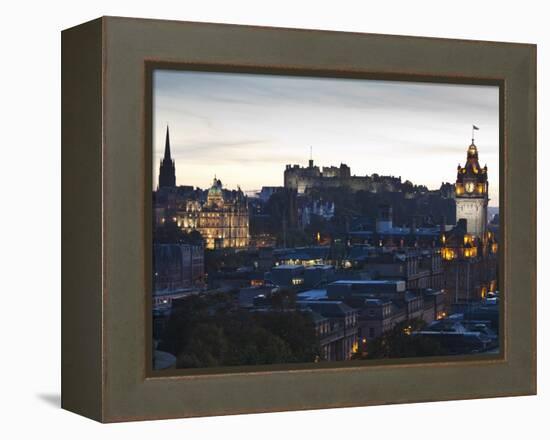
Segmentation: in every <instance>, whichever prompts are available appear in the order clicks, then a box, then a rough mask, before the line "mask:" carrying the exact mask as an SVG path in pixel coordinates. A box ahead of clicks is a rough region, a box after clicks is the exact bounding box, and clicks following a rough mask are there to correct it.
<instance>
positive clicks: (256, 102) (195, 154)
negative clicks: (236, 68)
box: [153, 70, 499, 206]
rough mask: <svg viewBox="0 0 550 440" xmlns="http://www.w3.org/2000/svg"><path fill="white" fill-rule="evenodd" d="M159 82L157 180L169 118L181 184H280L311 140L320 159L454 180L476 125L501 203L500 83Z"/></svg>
mask: <svg viewBox="0 0 550 440" xmlns="http://www.w3.org/2000/svg"><path fill="white" fill-rule="evenodd" d="M153 88H154V89H153V142H154V147H153V148H154V151H153V164H154V165H153V168H154V170H153V183H154V185H155V186H156V181H157V178H158V166H159V162H160V159H161V158H162V155H163V153H164V137H165V131H166V126H167V125H169V127H170V141H171V153H172V157H173V159H175V161H176V180H177V184H178V185H192V186H198V187H201V188H208V187H209V186H210V184H211V182H212V179H213V177H214V175H216V176H217V177H218V178H219V179H221V181H222V182H223V184H224V186H225V187H227V188H229V189H234V188H236V187H237V186H238V185H240V186H241V188H242V189H243V190H244V191H252V190H259V189H261V187H262V186H281V185H282V184H283V172H284V169H285V166H286V165H287V164H300V165H301V166H306V165H307V161H308V159H309V156H310V148H312V150H313V159H314V161H315V164H316V165H318V166H320V167H323V166H331V165H334V166H338V165H339V164H340V163H346V164H347V165H349V166H350V167H351V172H352V174H355V175H366V174H368V175H370V174H373V173H378V174H381V175H393V176H396V177H398V176H401V178H402V180H403V181H405V180H410V181H411V182H413V183H414V184H417V185H426V186H427V187H428V188H429V189H437V188H439V186H440V185H441V183H442V182H450V183H453V182H454V181H455V179H456V167H457V165H458V164H459V163H460V164H461V165H463V164H464V162H465V160H466V150H467V147H468V145H470V142H471V139H470V137H471V127H472V125H476V126H477V127H479V128H480V130H479V131H476V133H475V137H476V142H475V143H476V145H477V147H478V150H479V157H480V164H481V166H483V165H485V164H487V166H488V168H489V196H490V199H491V201H490V203H489V204H490V206H498V191H499V185H498V175H499V171H498V170H499V167H498V148H499V142H498V137H499V125H498V124H499V111H498V110H499V108H498V105H499V104H498V102H499V97H498V87H496V86H471V85H448V84H434V83H410V82H397V81H378V80H357V79H334V78H315V77H291V76H278V75H277V76H274V75H257V74H234V73H210V72H208V73H205V72H185V71H163V70H156V71H155V72H154V77H153ZM396 127H398V129H396ZM388 152H389V154H388Z"/></svg>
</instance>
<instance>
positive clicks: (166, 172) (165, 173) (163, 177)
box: [158, 125, 176, 189]
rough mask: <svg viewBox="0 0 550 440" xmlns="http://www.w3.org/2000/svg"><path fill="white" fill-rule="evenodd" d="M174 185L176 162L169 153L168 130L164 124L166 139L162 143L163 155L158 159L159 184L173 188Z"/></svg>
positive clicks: (160, 186)
mask: <svg viewBox="0 0 550 440" xmlns="http://www.w3.org/2000/svg"><path fill="white" fill-rule="evenodd" d="M175 186H176V164H175V163H174V160H173V159H172V155H171V154H170V131H169V129H168V125H167V126H166V141H165V144H164V157H163V158H162V160H161V161H160V169H159V184H158V187H159V189H160V188H174V187H175Z"/></svg>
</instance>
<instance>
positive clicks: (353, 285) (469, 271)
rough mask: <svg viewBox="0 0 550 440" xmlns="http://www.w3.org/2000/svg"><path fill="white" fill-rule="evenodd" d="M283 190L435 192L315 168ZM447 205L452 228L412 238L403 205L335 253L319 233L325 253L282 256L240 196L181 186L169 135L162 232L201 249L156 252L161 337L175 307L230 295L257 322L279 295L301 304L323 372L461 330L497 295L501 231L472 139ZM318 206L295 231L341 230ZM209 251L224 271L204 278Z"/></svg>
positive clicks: (329, 210) (323, 204)
mask: <svg viewBox="0 0 550 440" xmlns="http://www.w3.org/2000/svg"><path fill="white" fill-rule="evenodd" d="M284 186H285V187H284V191H285V193H284V194H285V195H289V199H292V200H293V201H294V202H293V203H296V200H297V197H303V198H302V200H307V199H306V195H307V194H308V193H309V192H310V191H311V190H316V189H326V188H332V189H334V188H340V187H346V188H348V189H351V190H353V191H369V192H373V193H376V192H400V191H401V192H402V191H409V190H410V191H414V192H424V191H425V189H423V188H422V187H414V186H411V185H409V184H408V183H402V182H401V179H400V178H395V177H391V176H389V177H388V176H378V175H373V176H364V177H357V176H352V175H351V172H350V169H349V167H347V166H346V165H344V164H342V165H341V166H340V167H338V168H337V167H329V168H322V169H319V167H317V166H315V165H314V164H313V160H310V162H309V166H308V167H307V168H301V167H299V166H296V165H295V166H290V165H288V166H287V167H286V170H285V173H284ZM280 191H281V189H280V188H277V187H270V188H268V187H266V188H264V189H263V190H262V192H261V193H260V195H259V200H260V201H261V200H262V198H264V199H265V200H264V202H265V201H269V200H270V198H271V197H273V195H274V194H277V193H280ZM450 192H452V193H451V194H450ZM440 193H441V194H440V195H441V197H443V198H452V199H453V200H454V203H455V204H456V218H457V221H456V223H453V224H452V225H447V224H445V222H441V223H440V224H431V225H423V224H420V225H417V224H416V222H415V221H414V219H413V221H412V222H411V223H410V224H409V225H408V226H405V227H404V226H396V225H394V222H393V206H392V204H390V203H388V204H380V205H379V206H378V208H377V209H378V214H377V217H376V221H375V222H374V224H373V225H371V226H368V225H367V226H365V225H361V226H355V227H354V225H348V226H347V227H346V233H345V235H344V236H342V237H339V238H336V237H333V238H332V239H331V240H330V241H329V242H328V243H324V242H323V241H322V240H321V234H320V233H319V234H318V235H319V239H318V243H317V245H315V246H311V245H309V246H298V247H287V246H285V245H283V246H280V247H277V245H276V243H275V242H274V241H273V240H270V239H269V236H268V235H269V234H267V235H266V236H265V237H264V236H262V237H260V238H261V240H260V239H251V236H250V218H251V215H252V213H253V211H254V210H255V209H256V208H255V205H254V203H250V201H249V199H248V197H246V196H245V195H244V194H243V192H242V191H241V190H240V188H239V189H237V190H235V191H229V190H226V189H224V188H223V186H222V183H221V181H220V180H219V179H217V178H214V181H213V183H212V185H211V187H210V188H209V189H208V190H206V191H203V190H200V189H195V188H192V187H182V186H180V187H177V186H176V185H175V162H174V161H173V160H172V158H171V154H170V139H169V133H168V131H167V133H166V143H165V154H164V158H163V159H162V162H161V167H160V173H159V185H158V189H157V191H156V192H155V196H154V197H155V225H156V226H162V225H163V224H166V223H171V224H175V225H177V227H178V228H179V229H180V230H182V231H184V232H187V233H191V232H193V231H198V232H199V233H200V234H201V237H202V244H201V245H197V244H193V243H154V258H153V259H154V295H153V297H154V304H155V307H154V311H155V313H156V315H155V316H156V317H157V318H158V319H157V323H159V330H158V332H157V333H158V334H161V328H162V322H163V320H166V319H168V317H169V314H170V303H171V301H173V300H178V299H181V298H185V297H186V296H188V295H195V294H200V295H205V294H206V295H207V294H208V292H210V291H212V292H214V291H215V292H219V291H224V292H228V293H230V294H231V295H233V296H234V298H235V304H237V307H239V308H240V309H246V310H248V311H249V312H250V313H262V311H266V310H270V308H271V307H272V305H271V303H270V301H271V298H272V297H273V295H274V294H275V293H276V292H280V291H282V290H284V291H290V292H292V293H293V294H295V295H296V301H295V304H293V305H292V307H290V308H288V309H287V312H289V313H308V314H310V316H311V318H312V321H313V323H314V326H315V330H316V332H317V335H318V338H319V343H320V346H321V349H322V356H321V358H322V359H323V360H331V361H332V360H344V359H349V358H350V357H352V356H353V355H354V354H356V353H361V352H367V351H368V345H369V341H371V340H373V339H374V338H377V337H379V336H381V335H382V334H384V333H385V332H387V331H389V330H391V329H392V328H394V327H395V326H396V325H398V324H400V323H402V322H405V321H407V320H411V319H420V320H422V321H425V322H426V323H428V324H430V323H434V322H444V321H446V320H448V319H451V318H450V316H449V315H453V316H454V317H453V319H454V321H453V323H455V324H456V320H457V318H456V314H455V312H457V313H458V312H461V311H463V310H462V309H461V306H462V305H464V304H467V305H470V304H485V303H486V302H487V301H488V300H492V299H493V298H494V297H495V292H497V291H498V259H499V246H498V225H497V224H493V225H491V224H490V223H489V222H488V215H487V207H488V201H489V199H488V174H487V167H486V166H485V167H483V168H481V167H480V165H479V161H478V152H477V147H476V145H475V144H474V141H473V139H472V143H471V145H470V146H469V147H468V149H467V158H466V163H465V165H464V166H461V165H459V166H458V168H457V178H456V182H455V184H454V185H451V186H449V185H442V188H441V189H440ZM308 203H309V204H306V205H304V206H303V207H302V208H303V209H302V211H301V212H302V214H301V216H300V218H299V219H298V218H295V219H294V221H296V222H298V221H300V222H301V223H302V224H308V223H310V222H311V221H312V218H313V217H320V218H322V219H325V220H330V219H331V218H333V217H334V215H335V211H336V207H335V203H334V202H331V201H323V200H322V199H318V200H313V201H312V202H311V203H310V202H308ZM283 220H284V219H283ZM289 223H291V222H290V221H287V220H284V221H283V225H288V224H289ZM262 240H264V241H263V243H264V244H263V245H259V244H258V243H260V244H261V243H262ZM267 243H269V245H267ZM205 249H207V250H210V251H211V253H210V255H211V257H212V258H214V259H216V260H217V261H218V262H220V263H221V264H220V265H219V266H218V269H216V270H209V271H207V270H206V269H205V267H206V262H205V259H204V253H205ZM489 297H490V298H489ZM470 321H471V320H470ZM455 324H453V325H455ZM478 324H479V325H480V326H483V325H486V322H482V321H480V322H479V323H478ZM456 325H458V324H456ZM474 333H475V332H474ZM478 333H480V332H478ZM478 336H479V335H478ZM476 337H477V336H476Z"/></svg>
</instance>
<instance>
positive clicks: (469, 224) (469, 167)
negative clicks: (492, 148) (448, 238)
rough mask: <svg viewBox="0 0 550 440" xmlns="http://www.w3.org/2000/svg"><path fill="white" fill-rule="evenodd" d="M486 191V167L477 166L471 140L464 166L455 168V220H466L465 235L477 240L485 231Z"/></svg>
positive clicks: (487, 189)
mask: <svg viewBox="0 0 550 440" xmlns="http://www.w3.org/2000/svg"><path fill="white" fill-rule="evenodd" d="M488 191H489V182H488V181H487V165H485V167H483V168H481V167H480V166H479V162H478V153H477V146H476V145H475V143H474V139H472V144H471V145H470V146H469V147H468V153H467V157H466V163H465V165H464V166H463V167H462V166H460V165H458V168H457V177H456V184H455V199H456V220H457V222H458V221H459V220H460V219H464V220H466V231H467V233H468V234H472V235H475V236H477V237H479V238H483V237H484V236H485V232H486V231H487V205H488V203H489V196H488Z"/></svg>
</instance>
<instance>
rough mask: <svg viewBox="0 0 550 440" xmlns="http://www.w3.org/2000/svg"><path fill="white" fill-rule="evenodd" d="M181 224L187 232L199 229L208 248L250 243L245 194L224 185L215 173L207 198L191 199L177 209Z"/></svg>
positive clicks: (231, 246) (232, 246)
mask: <svg viewBox="0 0 550 440" xmlns="http://www.w3.org/2000/svg"><path fill="white" fill-rule="evenodd" d="M176 219H177V223H178V226H180V227H181V228H182V229H184V230H185V231H187V232H191V231H193V230H197V231H199V232H200V234H201V235H202V237H203V239H204V243H205V247H206V248H207V249H221V248H244V247H247V246H248V244H249V240H250V237H249V211H248V203H247V200H246V197H245V195H244V194H243V192H242V191H241V189H240V188H238V189H237V190H236V191H227V190H224V189H223V185H222V182H221V180H219V179H217V178H216V177H214V180H213V182H212V186H211V187H210V189H209V190H208V194H207V197H206V201H205V202H204V203H200V202H198V201H196V200H189V201H187V203H186V204H185V208H184V209H183V210H180V211H178V212H177V215H176Z"/></svg>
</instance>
